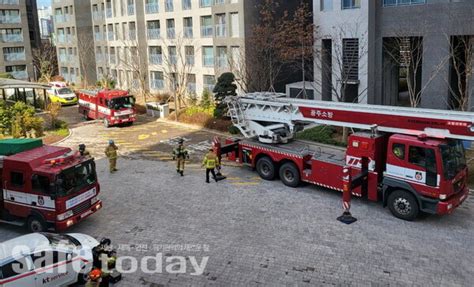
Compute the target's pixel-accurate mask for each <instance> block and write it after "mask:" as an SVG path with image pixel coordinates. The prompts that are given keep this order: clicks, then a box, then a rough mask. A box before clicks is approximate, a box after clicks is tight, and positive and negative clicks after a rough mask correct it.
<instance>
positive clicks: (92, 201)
mask: <svg viewBox="0 0 474 287" xmlns="http://www.w3.org/2000/svg"><path fill="white" fill-rule="evenodd" d="M97 201H99V197H98V196H94V197H93V198H91V205H94V203H96V202H97Z"/></svg>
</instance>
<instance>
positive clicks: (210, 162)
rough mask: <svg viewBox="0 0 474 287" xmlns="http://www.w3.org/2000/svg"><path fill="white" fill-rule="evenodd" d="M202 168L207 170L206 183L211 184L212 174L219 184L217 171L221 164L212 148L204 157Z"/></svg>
mask: <svg viewBox="0 0 474 287" xmlns="http://www.w3.org/2000/svg"><path fill="white" fill-rule="evenodd" d="M202 166H203V167H205V168H206V183H209V173H212V178H213V179H214V180H215V181H216V182H217V181H218V180H217V177H216V172H215V169H216V167H219V166H220V163H219V158H218V157H217V155H216V154H215V153H214V150H213V149H212V148H210V149H209V152H208V153H207V154H206V156H205V157H204V159H203V161H202Z"/></svg>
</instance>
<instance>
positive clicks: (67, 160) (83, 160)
mask: <svg viewBox="0 0 474 287" xmlns="http://www.w3.org/2000/svg"><path fill="white" fill-rule="evenodd" d="M0 168H1V170H0V171H1V179H2V185H3V192H2V194H1V197H0V219H1V220H0V222H3V223H10V224H14V225H25V223H26V226H27V228H28V229H29V230H30V231H32V232H40V231H44V230H46V229H48V228H54V229H56V230H58V231H62V230H64V229H66V228H68V227H70V226H72V225H74V224H76V223H77V222H79V221H81V220H83V219H85V218H86V217H88V216H89V215H91V214H93V213H95V212H96V211H98V210H99V209H100V208H101V207H102V202H101V201H100V200H99V198H98V194H99V191H100V186H99V183H98V181H97V175H96V171H95V163H94V159H93V158H91V157H90V156H82V155H80V154H79V152H75V151H72V150H71V149H70V148H63V147H57V146H48V145H43V143H42V141H41V140H39V139H9V140H2V141H0Z"/></svg>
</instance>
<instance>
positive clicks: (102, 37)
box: [94, 33, 104, 41]
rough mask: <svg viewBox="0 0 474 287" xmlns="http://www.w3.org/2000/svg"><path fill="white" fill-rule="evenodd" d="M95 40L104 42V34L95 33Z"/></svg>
mask: <svg viewBox="0 0 474 287" xmlns="http://www.w3.org/2000/svg"><path fill="white" fill-rule="evenodd" d="M94 39H95V40H96V41H102V40H104V36H103V34H102V33H95V34H94Z"/></svg>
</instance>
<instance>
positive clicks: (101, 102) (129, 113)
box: [78, 90, 136, 128]
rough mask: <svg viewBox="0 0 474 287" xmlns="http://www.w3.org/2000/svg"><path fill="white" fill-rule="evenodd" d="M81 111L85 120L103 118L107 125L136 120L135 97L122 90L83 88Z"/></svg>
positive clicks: (80, 97)
mask: <svg viewBox="0 0 474 287" xmlns="http://www.w3.org/2000/svg"><path fill="white" fill-rule="evenodd" d="M78 95H79V113H80V114H81V115H83V117H84V119H85V120H88V119H102V120H103V122H104V126H105V127H107V128H108V127H109V126H113V125H120V124H128V125H132V124H133V122H134V121H135V120H136V115H135V108H134V105H135V98H134V97H133V96H131V95H129V93H128V92H127V91H122V90H81V91H79V93H78Z"/></svg>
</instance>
